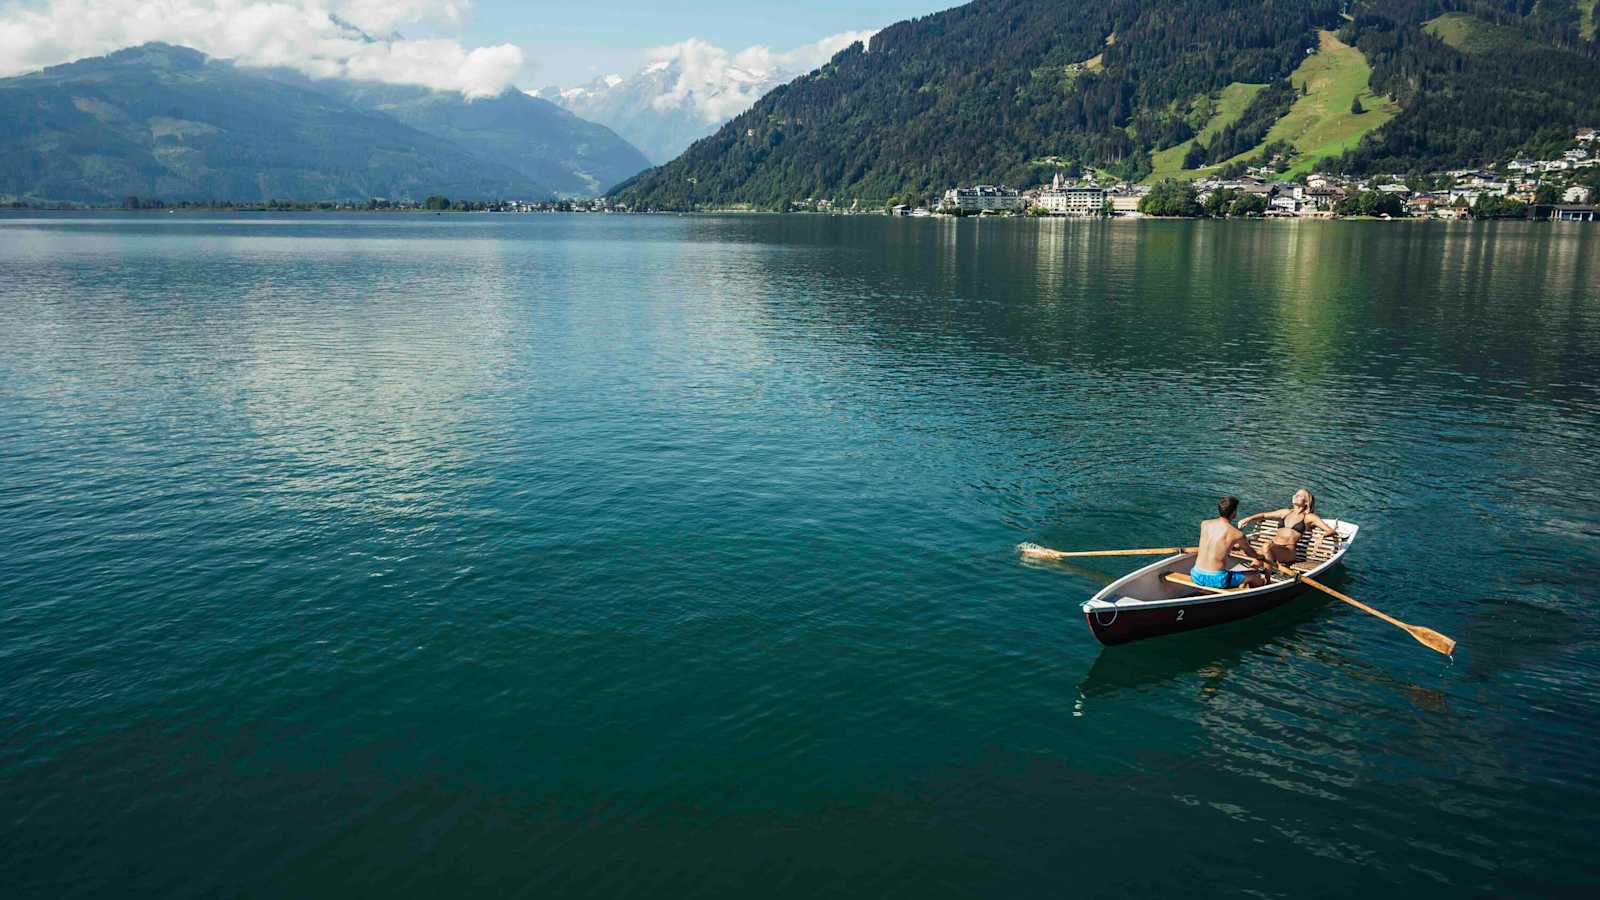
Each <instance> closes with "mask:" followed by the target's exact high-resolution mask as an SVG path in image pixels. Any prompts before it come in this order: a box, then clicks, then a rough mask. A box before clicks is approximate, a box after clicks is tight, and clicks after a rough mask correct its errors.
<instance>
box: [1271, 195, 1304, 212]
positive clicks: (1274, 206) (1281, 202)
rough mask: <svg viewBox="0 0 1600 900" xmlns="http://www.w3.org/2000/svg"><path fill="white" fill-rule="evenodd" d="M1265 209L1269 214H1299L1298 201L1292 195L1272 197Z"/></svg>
mask: <svg viewBox="0 0 1600 900" xmlns="http://www.w3.org/2000/svg"><path fill="white" fill-rule="evenodd" d="M1267 209H1268V211H1269V212H1275V213H1287V214H1289V215H1298V214H1299V212H1300V201H1299V200H1296V199H1295V198H1294V195H1293V194H1288V193H1283V194H1279V195H1278V196H1276V197H1273V198H1272V200H1271V201H1269V202H1268V204H1267Z"/></svg>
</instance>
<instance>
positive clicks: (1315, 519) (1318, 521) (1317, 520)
mask: <svg viewBox="0 0 1600 900" xmlns="http://www.w3.org/2000/svg"><path fill="white" fill-rule="evenodd" d="M1306 518H1307V519H1309V520H1310V521H1311V524H1313V525H1315V526H1317V527H1318V528H1321V529H1322V530H1323V531H1325V532H1327V533H1328V534H1331V535H1333V536H1334V537H1338V536H1339V529H1337V528H1335V527H1333V526H1332V525H1329V524H1328V523H1327V521H1326V520H1324V519H1323V518H1322V517H1321V516H1319V515H1317V514H1316V513H1311V514H1310V515H1308V516H1306Z"/></svg>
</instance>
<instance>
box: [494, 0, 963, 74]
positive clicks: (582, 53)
mask: <svg viewBox="0 0 1600 900" xmlns="http://www.w3.org/2000/svg"><path fill="white" fill-rule="evenodd" d="M957 2H958V0H943V2H941V0H854V2H850V0H698V2H697V0H687V2H686V0H678V2H666V3H662V2H659V0H657V2H651V0H596V2H592V3H571V2H569V3H550V2H543V0H541V2H535V3H527V2H524V3H514V2H506V0H479V2H477V3H474V4H473V15H472V18H471V20H470V21H469V22H468V23H467V24H466V26H465V28H464V29H463V36H464V37H465V38H467V40H468V41H469V42H470V43H475V44H494V43H499V42H501V41H510V42H511V43H514V44H518V45H519V46H521V47H522V48H523V51H524V52H525V53H526V54H527V55H528V58H529V60H530V62H531V63H532V65H531V70H532V71H531V77H532V80H533V82H535V84H536V85H537V86H543V85H546V84H555V85H561V86H563V87H564V86H567V85H570V84H577V83H581V82H584V81H588V80H590V79H592V78H594V77H596V76H599V75H604V74H608V73H611V72H618V73H621V74H627V73H628V72H629V71H631V70H632V69H636V68H638V67H639V65H641V64H642V63H643V62H644V60H645V59H646V56H647V51H648V50H649V49H650V48H653V47H659V46H663V45H666V44H675V43H678V42H680V41H684V40H687V39H689V38H699V39H701V40H704V41H708V42H710V43H711V44H713V45H715V46H718V47H722V48H724V49H727V50H729V51H730V52H737V51H739V50H743V49H745V48H748V47H752V46H756V45H765V46H767V47H771V48H772V49H774V50H778V51H784V50H789V49H792V48H795V47H798V46H800V45H801V44H807V43H811V42H813V41H818V40H821V39H823V38H825V37H828V36H829V35H833V34H838V33H840V32H847V31H875V30H877V29H879V28H882V27H883V26H885V25H891V24H893V23H895V22H898V21H900V20H902V19H906V18H910V17H912V16H919V15H925V14H927V13H930V12H935V11H937V10H940V9H945V8H947V7H949V6H954V5H957Z"/></svg>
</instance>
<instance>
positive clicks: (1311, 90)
mask: <svg viewBox="0 0 1600 900" xmlns="http://www.w3.org/2000/svg"><path fill="white" fill-rule="evenodd" d="M1371 78H1372V67H1371V66H1369V65H1367V61H1366V58H1365V57H1363V56H1362V55H1361V51H1359V50H1357V49H1355V48H1354V47H1351V46H1349V45H1347V44H1345V43H1343V42H1341V41H1340V40H1339V39H1338V37H1336V36H1335V35H1334V33H1333V32H1331V31H1323V32H1320V33H1319V34H1318V50H1317V52H1316V53H1315V54H1312V55H1310V56H1307V57H1306V60H1305V62H1303V63H1301V64H1300V66H1299V67H1298V68H1296V69H1295V70H1294V73H1293V74H1292V75H1290V76H1289V82H1290V84H1292V85H1293V86H1294V87H1295V89H1296V90H1302V91H1304V95H1303V96H1301V97H1299V98H1297V99H1296V100H1295V101H1294V104H1293V105H1292V106H1290V107H1289V110H1288V112H1286V113H1285V114H1284V115H1283V117H1282V118H1280V119H1278V120H1277V121H1276V122H1275V123H1273V125H1272V128H1271V129H1270V130H1269V131H1268V132H1267V133H1266V136H1265V137H1264V138H1262V140H1261V141H1260V142H1259V143H1258V144H1256V145H1255V146H1253V147H1251V148H1250V149H1249V150H1246V151H1244V152H1242V153H1239V154H1236V155H1235V156H1233V157H1231V158H1229V159H1226V160H1223V161H1221V162H1218V163H1216V164H1213V165H1209V166H1201V167H1198V168H1195V169H1185V168H1184V167H1183V157H1184V154H1185V153H1187V152H1188V148H1189V147H1190V146H1191V145H1192V144H1194V143H1195V142H1197V141H1198V142H1202V143H1203V142H1204V141H1206V140H1207V139H1209V138H1210V137H1211V136H1212V135H1214V134H1216V133H1217V132H1218V131H1220V130H1221V129H1222V128H1224V127H1226V126H1227V125H1228V124H1231V123H1232V122H1233V121H1235V120H1237V119H1238V117H1239V115H1240V113H1241V112H1243V111H1244V108H1245V105H1246V104H1248V103H1249V101H1250V99H1251V98H1252V97H1254V96H1256V95H1257V94H1258V93H1259V92H1260V90H1261V88H1263V87H1265V85H1246V84H1233V85H1229V86H1228V87H1227V88H1226V89H1224V90H1223V92H1222V95H1221V97H1220V98H1219V99H1218V103H1217V114H1216V115H1215V116H1214V117H1213V118H1212V120H1211V121H1210V122H1209V123H1207V125H1206V127H1205V129H1204V130H1202V131H1201V132H1200V133H1199V134H1197V135H1196V136H1195V137H1194V138H1193V139H1192V140H1189V141H1185V142H1184V143H1182V144H1179V145H1178V146H1176V147H1172V148H1169V149H1167V150H1162V151H1159V152H1157V153H1154V154H1152V155H1151V163H1152V168H1153V172H1152V173H1151V175H1150V177H1149V178H1148V179H1147V180H1150V181H1154V180H1157V179H1160V178H1165V177H1177V178H1198V177H1203V176H1206V175H1210V174H1212V173H1214V172H1216V171H1218V170H1220V169H1222V168H1224V167H1226V166H1228V165H1230V164H1233V163H1237V162H1241V161H1244V160H1248V159H1251V158H1253V157H1255V156H1257V155H1258V154H1259V153H1260V152H1261V151H1262V149H1263V148H1265V147H1266V146H1267V145H1269V144H1277V143H1280V142H1282V143H1287V144H1289V145H1290V146H1292V147H1293V148H1294V150H1295V156H1294V163H1293V165H1292V166H1291V167H1290V170H1289V174H1290V175H1294V174H1297V173H1299V172H1309V171H1311V169H1312V168H1313V167H1314V166H1315V165H1316V164H1317V162H1318V161H1320V160H1323V159H1327V158H1329V157H1333V156H1338V155H1340V154H1342V153H1344V152H1346V151H1348V150H1351V149H1353V148H1355V147H1356V146H1357V145H1358V144H1359V143H1360V142H1361V139H1362V138H1363V137H1365V136H1366V135H1367V133H1369V132H1371V131H1375V130H1376V129H1378V128H1381V127H1382V126H1383V125H1384V124H1386V123H1387V122H1388V121H1389V120H1390V119H1392V118H1394V116H1395V114H1396V113H1397V112H1399V105H1398V104H1396V103H1394V102H1393V101H1391V100H1389V99H1387V98H1384V97H1379V96H1377V95H1376V94H1374V93H1373V92H1372V89H1371V88H1370V87H1369V86H1368V82H1369V81H1370V80H1371ZM1352 100H1358V101H1359V102H1360V104H1361V107H1362V112H1360V113H1356V112H1353V111H1352V105H1351V101H1352Z"/></svg>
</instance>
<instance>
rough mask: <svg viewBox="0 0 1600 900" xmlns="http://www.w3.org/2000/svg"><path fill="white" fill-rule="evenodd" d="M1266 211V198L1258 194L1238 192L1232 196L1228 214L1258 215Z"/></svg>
mask: <svg viewBox="0 0 1600 900" xmlns="http://www.w3.org/2000/svg"><path fill="white" fill-rule="evenodd" d="M1266 211H1267V198H1266V197H1263V196H1261V195H1260V194H1240V195H1239V196H1238V197H1235V198H1234V201H1233V205H1232V206H1231V207H1229V209H1228V214H1229V215H1233V216H1259V215H1261V214H1263V213H1265V212H1266Z"/></svg>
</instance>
